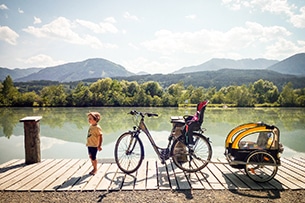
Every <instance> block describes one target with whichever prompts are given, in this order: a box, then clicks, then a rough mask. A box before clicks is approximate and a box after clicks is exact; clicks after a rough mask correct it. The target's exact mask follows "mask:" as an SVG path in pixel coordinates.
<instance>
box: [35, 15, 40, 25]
mask: <svg viewBox="0 0 305 203" xmlns="http://www.w3.org/2000/svg"><path fill="white" fill-rule="evenodd" d="M40 23H41V19H40V18H37V17H36V16H34V25H35V24H40Z"/></svg>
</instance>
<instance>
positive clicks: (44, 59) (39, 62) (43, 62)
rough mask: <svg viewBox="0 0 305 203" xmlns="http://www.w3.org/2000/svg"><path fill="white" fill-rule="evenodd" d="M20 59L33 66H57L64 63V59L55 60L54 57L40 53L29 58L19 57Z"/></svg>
mask: <svg viewBox="0 0 305 203" xmlns="http://www.w3.org/2000/svg"><path fill="white" fill-rule="evenodd" d="M19 61H22V62H23V63H25V64H27V65H30V66H33V67H47V66H56V65H59V64H63V63H64V61H55V60H54V59H53V58H52V57H50V56H48V55H44V54H38V55H36V56H32V57H30V58H28V59H19Z"/></svg>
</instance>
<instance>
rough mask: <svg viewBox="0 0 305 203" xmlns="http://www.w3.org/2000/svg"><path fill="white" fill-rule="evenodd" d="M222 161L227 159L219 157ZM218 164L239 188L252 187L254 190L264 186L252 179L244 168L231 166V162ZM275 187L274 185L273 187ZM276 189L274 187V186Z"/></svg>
mask: <svg viewBox="0 0 305 203" xmlns="http://www.w3.org/2000/svg"><path fill="white" fill-rule="evenodd" d="M218 160H219V161H220V162H222V163H225V161H226V160H225V159H218ZM216 166H217V167H218V168H219V169H220V170H221V171H223V173H224V174H225V175H226V176H227V177H228V178H229V179H231V181H232V182H234V184H235V185H236V186H237V187H238V188H239V189H243V190H245V189H252V190H261V189H263V187H262V186H261V185H260V184H258V183H256V182H254V181H253V180H252V179H250V178H249V177H248V176H247V175H246V173H245V172H244V170H243V169H236V168H233V167H231V166H230V165H229V164H216ZM272 188H273V187H272ZM273 189H274V188H273Z"/></svg>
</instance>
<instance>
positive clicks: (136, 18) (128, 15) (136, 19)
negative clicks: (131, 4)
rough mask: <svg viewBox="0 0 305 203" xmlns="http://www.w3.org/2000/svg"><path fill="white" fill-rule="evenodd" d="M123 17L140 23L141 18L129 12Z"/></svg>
mask: <svg viewBox="0 0 305 203" xmlns="http://www.w3.org/2000/svg"><path fill="white" fill-rule="evenodd" d="M123 17H124V18H126V19H128V20H134V21H139V18H138V17H137V16H135V15H131V14H130V13H129V12H125V13H124V15H123Z"/></svg>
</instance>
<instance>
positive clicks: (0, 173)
mask: <svg viewBox="0 0 305 203" xmlns="http://www.w3.org/2000/svg"><path fill="white" fill-rule="evenodd" d="M3 165H4V166H5V167H3V168H1V169H0V185H1V184H2V183H4V182H6V181H7V180H10V179H9V178H8V175H11V174H13V173H14V172H15V171H17V170H20V169H21V168H23V167H25V166H26V164H25V163H24V160H18V161H16V159H15V160H12V162H7V164H3ZM13 176H14V175H13ZM0 189H1V186H0Z"/></svg>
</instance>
